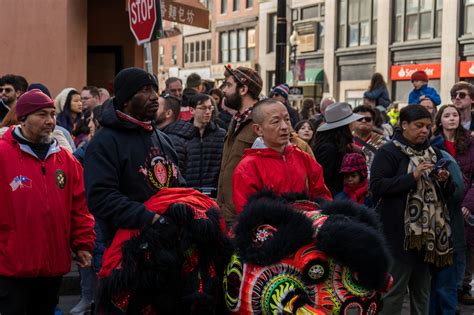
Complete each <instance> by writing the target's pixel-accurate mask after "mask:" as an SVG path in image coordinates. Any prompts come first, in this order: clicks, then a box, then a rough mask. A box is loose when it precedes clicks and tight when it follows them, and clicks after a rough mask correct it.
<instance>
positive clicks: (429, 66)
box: [390, 63, 441, 81]
mask: <svg viewBox="0 0 474 315" xmlns="http://www.w3.org/2000/svg"><path fill="white" fill-rule="evenodd" d="M418 70H423V71H425V72H426V74H427V75H428V79H439V78H441V64H440V63H426V64H418V65H397V66H392V67H391V69H390V79H391V80H392V81H398V80H410V79H411V75H412V74H413V73H414V72H416V71H418Z"/></svg>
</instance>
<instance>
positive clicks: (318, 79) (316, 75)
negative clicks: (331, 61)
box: [286, 68, 324, 86]
mask: <svg viewBox="0 0 474 315" xmlns="http://www.w3.org/2000/svg"><path fill="white" fill-rule="evenodd" d="M286 83H288V85H292V84H293V72H292V71H287V72H286ZM323 83H324V70H323V69H320V68H310V69H304V72H303V73H301V74H300V76H299V79H298V85H299V86H304V85H315V84H323Z"/></svg>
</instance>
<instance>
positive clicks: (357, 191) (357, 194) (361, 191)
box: [344, 178, 369, 205]
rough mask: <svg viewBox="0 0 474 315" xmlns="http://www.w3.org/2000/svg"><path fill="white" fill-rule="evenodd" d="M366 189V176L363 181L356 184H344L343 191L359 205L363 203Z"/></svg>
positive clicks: (367, 182) (367, 183)
mask: <svg viewBox="0 0 474 315" xmlns="http://www.w3.org/2000/svg"><path fill="white" fill-rule="evenodd" d="M368 190H369V181H368V180H367V178H366V179H365V180H364V181H363V182H361V183H359V184H356V185H352V186H347V185H344V192H345V193H346V194H347V196H349V198H350V199H351V200H352V201H354V202H357V203H358V204H361V205H363V204H364V199H365V195H366V194H367V191H368Z"/></svg>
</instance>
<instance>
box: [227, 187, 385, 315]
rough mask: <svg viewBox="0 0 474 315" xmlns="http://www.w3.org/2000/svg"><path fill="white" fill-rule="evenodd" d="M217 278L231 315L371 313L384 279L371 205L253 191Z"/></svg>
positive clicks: (377, 304) (382, 247)
mask: <svg viewBox="0 0 474 315" xmlns="http://www.w3.org/2000/svg"><path fill="white" fill-rule="evenodd" d="M234 241H235V244H236V248H237V250H236V252H235V253H234V255H233V256H232V258H231V260H230V263H229V264H228V266H227V269H226V271H225V276H224V280H223V284H224V289H225V292H226V294H225V302H226V305H227V308H228V309H229V311H230V312H231V313H233V314H360V315H366V314H377V313H378V312H379V309H380V298H381V294H382V292H384V291H386V290H388V289H389V288H390V286H391V283H392V278H391V277H390V276H389V274H388V273H387V270H388V263H389V258H388V257H389V256H388V253H387V250H386V248H385V242H384V239H383V237H382V234H381V232H380V229H379V223H378V220H377V219H376V218H375V217H374V213H373V210H369V209H367V208H365V207H363V206H359V205H356V204H354V203H352V202H347V201H344V202H333V203H326V204H325V205H324V203H322V207H321V208H320V207H319V205H318V204H317V203H314V202H310V201H307V200H302V199H301V198H297V196H295V197H293V198H292V197H288V198H282V197H277V196H275V195H274V194H272V193H265V192H264V193H260V194H258V195H256V196H254V197H253V198H251V199H250V201H249V202H248V204H247V206H246V208H245V210H244V212H243V213H242V214H241V215H240V217H239V220H238V225H237V227H236V229H235V237H234Z"/></svg>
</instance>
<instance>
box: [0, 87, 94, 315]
mask: <svg viewBox="0 0 474 315" xmlns="http://www.w3.org/2000/svg"><path fill="white" fill-rule="evenodd" d="M16 116H17V118H18V120H19V121H20V126H13V127H11V128H10V129H9V130H8V131H7V133H6V134H5V135H4V136H3V137H2V138H1V139H0V178H1V179H2V181H1V182H0V191H1V194H0V204H1V207H0V314H53V312H54V308H55V306H56V304H57V301H58V291H59V286H60V284H61V279H62V275H64V274H66V273H67V272H69V270H70V268H71V250H72V251H73V252H74V253H75V254H76V255H77V259H78V261H79V265H80V266H83V267H86V266H89V265H90V263H91V257H92V256H91V253H90V252H91V250H92V247H93V244H94V240H95V234H94V230H93V229H94V218H93V217H92V215H91V214H90V213H89V211H88V210H87V206H86V199H85V192H84V181H83V175H82V167H81V165H80V164H79V162H78V161H77V160H76V159H75V158H74V157H73V156H72V154H70V153H69V152H68V151H67V150H65V149H63V148H61V147H60V146H59V145H58V143H57V142H56V141H55V140H53V138H52V136H51V134H52V132H53V130H54V127H55V124H56V118H55V109H54V103H53V100H52V99H51V98H49V97H48V96H47V95H46V94H44V93H42V92H41V91H40V90H38V89H33V90H31V91H29V92H26V93H25V94H23V95H22V96H21V97H20V98H19V100H18V102H17V105H16Z"/></svg>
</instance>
